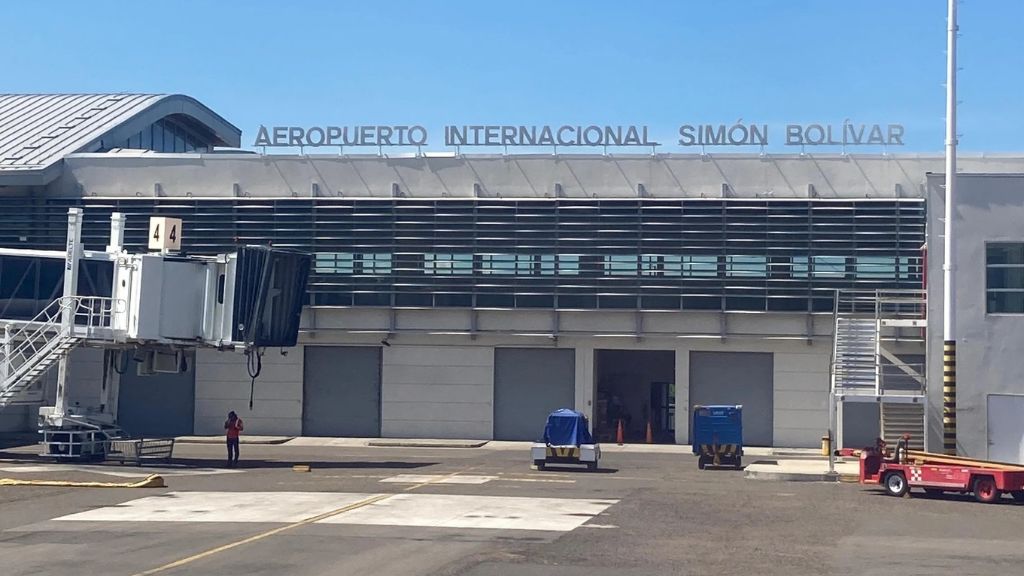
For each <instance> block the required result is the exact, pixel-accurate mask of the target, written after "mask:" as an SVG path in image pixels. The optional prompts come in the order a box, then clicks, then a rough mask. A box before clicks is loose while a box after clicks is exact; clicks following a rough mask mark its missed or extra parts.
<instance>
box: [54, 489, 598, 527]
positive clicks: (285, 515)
mask: <svg viewBox="0 0 1024 576" xmlns="http://www.w3.org/2000/svg"><path fill="white" fill-rule="evenodd" d="M373 496H374V495H373V494H351V493H337V492H169V493H167V494H164V495H161V496H149V497H146V498H139V499H137V500H131V501H128V502H125V503H123V504H119V505H116V506H108V507H105V508H97V509H95V510H87V511H85V512H79V513H76V514H70V515H68V516H62V517H60V518H57V520H61V521H83V522H264V523H292V522H299V521H302V520H306V519H309V518H313V517H315V516H319V515H320V514H324V513H326V512H330V511H332V510H337V509H339V508H343V507H345V506H348V505H351V504H354V503H356V502H360V501H362V500H365V499H367V498H371V497H373ZM616 502H618V500H583V499H579V500H575V499H566V498H522V497H510V496H465V495H447V494H413V493H400V494H394V495H391V496H389V497H387V498H384V499H383V500H380V501H377V502H375V503H373V504H370V505H368V506H365V507H362V508H357V509H355V510H351V511H349V512H344V513H341V514H338V515H337V516H331V517H329V518H325V519H324V520H321V521H320V522H321V523H325V524H355V525H359V524H364V525H376V526H420V527H438V528H481V529H495V530H537V531H552V532H568V531H570V530H573V529H575V528H578V527H579V526H580V525H583V523H584V522H587V521H589V520H592V519H593V518H594V517H595V516H597V515H598V514H600V513H602V512H604V511H605V510H606V509H607V508H608V507H609V506H611V505H612V504H615V503H616Z"/></svg>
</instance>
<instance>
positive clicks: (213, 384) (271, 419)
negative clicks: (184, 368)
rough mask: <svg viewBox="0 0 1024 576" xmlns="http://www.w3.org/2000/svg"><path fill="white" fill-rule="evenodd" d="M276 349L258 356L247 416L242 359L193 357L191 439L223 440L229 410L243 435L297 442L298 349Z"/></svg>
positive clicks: (299, 402) (213, 353)
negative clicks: (242, 428) (213, 437)
mask: <svg viewBox="0 0 1024 576" xmlns="http://www.w3.org/2000/svg"><path fill="white" fill-rule="evenodd" d="M287 352H288V355H287V356H281V354H280V353H279V352H278V349H277V348H274V349H268V350H267V351H266V354H265V355H264V356H263V371H262V373H261V374H260V377H259V378H257V379H256V390H255V400H254V402H253V409H252V410H249V383H250V379H249V375H248V372H247V371H246V364H245V363H246V358H245V356H243V355H241V354H236V353H234V352H217V351H213V350H198V351H197V352H196V412H195V433H196V434H223V433H224V419H225V418H226V417H227V413H228V412H229V411H231V410H234V411H235V412H237V413H238V416H239V417H240V418H241V419H242V420H243V421H244V422H245V433H247V434H255V435H270V436H276V435H286V436H297V435H299V434H300V433H301V432H302V348H301V347H296V348H289V349H287Z"/></svg>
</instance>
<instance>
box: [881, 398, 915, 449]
mask: <svg viewBox="0 0 1024 576" xmlns="http://www.w3.org/2000/svg"><path fill="white" fill-rule="evenodd" d="M881 425H882V426H881V427H882V438H884V439H885V441H886V442H887V443H888V444H889V445H890V446H895V445H896V441H897V440H899V439H900V438H902V437H903V435H904V434H909V435H910V444H909V447H910V449H911V450H924V404H894V403H891V402H886V403H883V404H882V412H881Z"/></svg>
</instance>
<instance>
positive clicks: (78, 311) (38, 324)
mask: <svg viewBox="0 0 1024 576" xmlns="http://www.w3.org/2000/svg"><path fill="white" fill-rule="evenodd" d="M114 311H115V306H114V301H113V300H112V299H110V298H101V297H92V296H70V297H63V298H58V299H57V300H54V301H53V302H51V303H50V304H49V305H48V306H47V307H46V308H44V309H43V311H42V312H40V313H39V314H37V315H36V317H35V318H33V319H32V320H29V321H27V322H8V323H7V324H6V326H5V328H4V340H3V345H2V347H0V408H3V407H5V406H9V405H12V404H18V403H26V402H29V403H34V402H39V401H40V400H41V399H42V398H41V397H35V395H32V394H31V391H32V390H33V389H36V390H38V388H35V387H36V384H37V383H39V382H40V380H41V379H42V377H43V376H44V375H45V374H46V373H47V372H48V371H49V370H50V369H51V368H53V367H54V366H56V365H57V363H58V362H60V359H61V358H63V357H65V356H67V355H68V354H69V353H70V352H71V350H73V349H74V348H75V347H76V346H78V345H79V344H80V343H81V342H83V341H84V340H86V339H94V338H109V337H110V334H111V326H112V319H113V313H114ZM66 312H67V313H70V314H71V319H72V322H71V323H70V325H65V324H64V315H65V313H66Z"/></svg>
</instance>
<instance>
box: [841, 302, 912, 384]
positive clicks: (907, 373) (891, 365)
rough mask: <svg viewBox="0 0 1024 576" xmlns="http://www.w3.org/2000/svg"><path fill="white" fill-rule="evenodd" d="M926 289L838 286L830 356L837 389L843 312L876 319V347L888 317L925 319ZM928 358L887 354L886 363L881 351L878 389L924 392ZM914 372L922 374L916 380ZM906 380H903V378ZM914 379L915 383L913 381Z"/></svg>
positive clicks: (846, 315)
mask: <svg viewBox="0 0 1024 576" xmlns="http://www.w3.org/2000/svg"><path fill="white" fill-rule="evenodd" d="M927 310H928V303H927V292H926V291H925V290H921V289H878V290H842V289H840V290H836V292H835V297H834V300H833V308H832V326H833V333H832V339H833V341H832V350H831V352H830V357H829V381H830V386H831V389H832V390H835V389H836V373H837V368H838V366H837V356H838V349H837V346H838V334H837V332H838V326H839V318H840V316H841V315H842V316H845V317H854V318H862V319H868V318H870V319H873V320H874V324H875V327H876V330H877V332H876V334H877V336H876V338H877V342H878V343H876V349H878V348H879V347H880V346H879V343H880V342H881V341H882V340H884V339H886V338H884V337H883V333H882V328H881V326H882V325H881V321H882V320H889V319H905V320H912V319H913V320H916V319H921V320H924V319H925V318H926V317H927ZM925 370H926V363H925V362H903V361H899V362H893V361H892V359H889V358H887V359H886V362H885V363H883V362H882V360H881V358H880V354H878V353H876V356H875V372H876V374H877V382H876V386H875V391H876V393H882V392H883V391H886V390H892V391H895V392H906V393H913V394H923V393H924V392H925V389H926V382H925V381H924V374H925ZM911 372H912V373H914V374H916V375H918V376H920V377H921V380H920V381H917V380H916V378H915V377H914V376H912V375H911ZM901 380H903V382H901ZM911 382H913V383H911Z"/></svg>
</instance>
